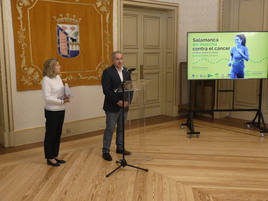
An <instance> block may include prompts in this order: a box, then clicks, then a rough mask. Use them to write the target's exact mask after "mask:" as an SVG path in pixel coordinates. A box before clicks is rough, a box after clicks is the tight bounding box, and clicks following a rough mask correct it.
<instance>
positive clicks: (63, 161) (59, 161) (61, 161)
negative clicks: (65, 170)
mask: <svg viewBox="0 0 268 201" xmlns="http://www.w3.org/2000/svg"><path fill="white" fill-rule="evenodd" d="M55 160H56V161H57V162H58V163H60V164H63V163H66V161H65V160H60V159H57V158H55Z"/></svg>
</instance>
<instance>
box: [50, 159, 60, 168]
mask: <svg viewBox="0 0 268 201" xmlns="http://www.w3.org/2000/svg"><path fill="white" fill-rule="evenodd" d="M47 164H48V165H51V166H54V167H58V166H60V164H59V163H58V162H56V163H53V162H52V161H51V160H50V159H47Z"/></svg>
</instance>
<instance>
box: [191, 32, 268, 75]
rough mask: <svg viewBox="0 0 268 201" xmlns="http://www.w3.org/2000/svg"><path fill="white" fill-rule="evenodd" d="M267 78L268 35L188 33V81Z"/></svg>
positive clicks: (264, 33)
mask: <svg viewBox="0 0 268 201" xmlns="http://www.w3.org/2000/svg"><path fill="white" fill-rule="evenodd" d="M267 77H268V32H208V33H188V79H189V80H203V79H262V78H267Z"/></svg>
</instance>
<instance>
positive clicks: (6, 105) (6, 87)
mask: <svg viewBox="0 0 268 201" xmlns="http://www.w3.org/2000/svg"><path fill="white" fill-rule="evenodd" d="M7 11H8V9H7V2H6V1H1V2H0V68H1V70H0V71H1V73H0V76H1V79H0V81H1V85H2V89H1V91H2V94H0V95H1V97H2V99H3V101H2V102H3V116H4V122H3V123H4V125H3V128H0V135H1V136H0V138H1V141H0V144H2V145H3V146H4V147H9V146H11V145H12V141H13V135H12V134H13V133H14V123H13V122H14V121H13V105H12V89H11V71H10V69H11V68H10V62H9V51H10V49H9V37H12V36H9V34H8V31H7V26H8V23H9V21H8V20H7V19H8V18H7Z"/></svg>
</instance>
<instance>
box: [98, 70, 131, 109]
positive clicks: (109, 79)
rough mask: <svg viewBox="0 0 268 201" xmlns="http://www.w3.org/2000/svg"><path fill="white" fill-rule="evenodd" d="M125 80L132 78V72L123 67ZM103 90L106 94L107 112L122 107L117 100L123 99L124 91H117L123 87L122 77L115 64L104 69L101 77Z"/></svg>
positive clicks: (105, 105)
mask: <svg viewBox="0 0 268 201" xmlns="http://www.w3.org/2000/svg"><path fill="white" fill-rule="evenodd" d="M122 74H123V81H124V82H125V81H128V80H131V77H130V73H129V72H128V70H127V69H126V68H123V71H122ZM101 84H102V90H103V93H104V95H105V99H104V104H103V109H104V111H106V112H118V111H119V110H120V109H121V108H120V107H119V106H118V105H117V102H118V101H120V100H123V93H118V92H116V90H117V89H119V88H120V87H121V79H120V77H119V74H118V72H117V70H116V67H115V66H114V65H112V66H110V67H108V68H106V69H105V70H104V71H103V74H102V78H101Z"/></svg>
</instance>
